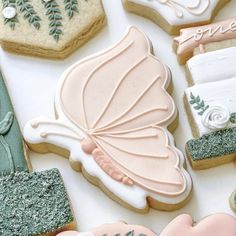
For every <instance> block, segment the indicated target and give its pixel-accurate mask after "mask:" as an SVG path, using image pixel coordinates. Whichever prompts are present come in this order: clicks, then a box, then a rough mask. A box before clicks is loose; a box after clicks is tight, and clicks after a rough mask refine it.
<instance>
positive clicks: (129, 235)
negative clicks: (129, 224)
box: [125, 230, 134, 236]
mask: <svg viewBox="0 0 236 236" xmlns="http://www.w3.org/2000/svg"><path fill="white" fill-rule="evenodd" d="M133 235H134V231H133V230H132V231H129V232H128V233H126V234H125V236H133Z"/></svg>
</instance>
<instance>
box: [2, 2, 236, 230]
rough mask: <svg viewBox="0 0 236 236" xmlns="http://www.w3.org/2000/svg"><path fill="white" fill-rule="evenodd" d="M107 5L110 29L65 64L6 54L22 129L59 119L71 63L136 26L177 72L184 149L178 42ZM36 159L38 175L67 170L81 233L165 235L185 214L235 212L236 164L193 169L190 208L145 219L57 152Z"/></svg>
mask: <svg viewBox="0 0 236 236" xmlns="http://www.w3.org/2000/svg"><path fill="white" fill-rule="evenodd" d="M103 2H104V7H105V11H106V14H107V18H108V24H107V26H106V27H104V29H103V30H102V31H101V32H100V33H99V34H98V35H97V36H96V37H95V38H93V39H92V40H90V41H89V42H88V43H87V44H85V45H84V46H83V47H82V48H80V49H79V50H77V51H76V52H75V53H74V54H73V55H71V56H70V57H69V58H67V59H66V60H64V61H49V60H43V59H35V58H31V57H23V56H16V55H11V54H8V53H6V52H3V51H2V50H0V65H1V68H2V71H3V73H4V75H5V80H6V83H7V86H8V89H9V93H10V96H11V98H12V102H13V105H14V107H15V111H16V114H17V117H18V120H19V123H20V126H21V128H23V126H24V124H25V123H26V121H27V120H29V119H32V118H35V117H37V116H40V115H43V116H48V117H53V114H54V110H53V100H54V93H55V89H56V86H57V81H58V79H59V77H60V75H61V74H62V72H63V71H64V70H65V69H66V68H67V67H68V66H69V65H71V64H72V63H74V62H76V61H77V60H79V59H81V58H83V57H85V56H87V55H90V54H92V53H95V52H98V51H100V50H102V49H105V48H107V47H109V46H111V45H113V44H114V43H116V42H117V41H118V40H120V39H121V37H122V35H123V34H124V32H125V31H126V29H127V26H129V25H136V26H138V27H139V28H140V29H141V30H142V31H143V32H145V33H146V34H147V36H148V37H149V38H150V39H151V41H152V43H153V47H154V50H155V53H156V55H158V56H159V57H160V58H161V60H162V61H163V62H164V63H165V64H167V65H168V66H169V67H170V68H171V69H172V73H173V82H174V88H175V90H174V93H173V97H174V99H175V101H176V104H177V106H178V109H179V112H180V117H179V120H180V122H179V127H178V129H177V130H176V131H175V133H174V136H175V139H176V143H177V147H178V148H179V149H181V150H182V151H184V145H185V142H186V141H187V140H188V139H190V138H191V132H190V127H189V124H188V122H187V119H186V114H185V112H184V108H183V102H182V96H183V92H184V89H185V88H186V86H187V85H186V81H185V74H184V68H183V67H181V66H179V65H178V63H177V60H176V55H175V54H174V53H173V51H172V40H173V38H172V37H171V36H169V35H168V34H167V33H165V32H164V31H163V30H162V29H160V28H159V27H158V26H157V25H155V24H154V23H152V22H151V21H149V20H147V19H145V18H142V17H139V16H136V15H134V14H130V13H127V12H126V11H125V10H124V9H123V7H122V4H121V1H120V0H104V1H103ZM235 9H236V0H232V1H231V3H229V4H228V5H227V6H226V7H225V8H224V9H222V10H221V12H220V13H219V14H218V15H217V17H216V18H215V21H217V20H222V19H226V18H228V17H230V16H233V15H234V14H235ZM222 69H227V68H222ZM202 73H204V71H203V72H202ZM235 92H236V88H235ZM30 159H31V161H32V165H33V169H34V170H36V171H39V170H45V169H49V168H53V167H56V168H58V169H59V170H60V171H61V174H62V176H63V178H64V181H65V185H66V188H67V190H68V193H69V196H70V198H71V201H72V205H73V208H74V212H75V216H76V218H77V223H78V228H79V229H80V231H85V230H89V229H90V228H91V227H94V226H98V225H100V224H103V223H109V222H114V221H117V220H124V221H126V222H129V223H134V224H143V225H145V226H147V227H150V228H151V229H153V230H155V231H156V232H157V233H159V232H160V231H161V230H162V229H163V228H164V227H165V225H166V224H167V223H168V222H169V221H170V220H172V219H173V218H174V217H175V216H177V215H178V214H181V213H189V214H191V215H192V216H193V217H194V219H195V220H199V219H201V218H203V217H205V216H207V215H209V214H212V213H215V212H228V213H230V214H233V212H232V211H231V210H230V208H229V204H228V197H229V195H230V194H231V192H232V191H233V190H234V188H236V166H235V164H233V163H232V164H228V165H224V166H221V167H218V168H213V169H210V170H205V171H193V170H192V169H191V167H190V166H189V165H188V170H189V172H190V174H191V176H192V178H193V183H194V193H193V198H192V200H191V201H190V202H189V204H187V205H186V206H185V207H184V208H182V209H181V210H179V211H176V212H172V213H168V212H160V211H156V210H150V212H149V213H148V214H145V215H141V214H137V213H134V212H132V211H130V210H128V209H125V208H123V207H122V206H120V205H118V204H117V203H116V202H113V201H112V200H110V199H109V197H107V196H106V195H105V194H104V193H103V192H102V191H101V190H100V189H98V188H97V187H95V186H93V185H91V184H90V183H88V182H87V180H86V179H84V178H83V176H82V175H81V174H80V173H76V172H75V171H73V170H72V169H71V168H70V165H69V162H68V160H66V159H64V158H62V157H60V156H57V155H54V154H47V155H39V154H36V153H32V152H30Z"/></svg>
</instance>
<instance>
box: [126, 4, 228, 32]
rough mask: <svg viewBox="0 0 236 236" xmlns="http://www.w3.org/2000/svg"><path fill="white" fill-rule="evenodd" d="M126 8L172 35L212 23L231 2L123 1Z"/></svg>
mask: <svg viewBox="0 0 236 236" xmlns="http://www.w3.org/2000/svg"><path fill="white" fill-rule="evenodd" d="M122 1H123V4H124V7H125V8H126V9H127V10H128V11H130V12H134V13H136V14H139V15H141V16H145V17H147V18H149V19H151V20H152V21H154V22H155V23H156V24H158V25H159V26H161V27H162V28H163V29H164V30H165V31H167V32H168V33H170V34H178V33H179V30H180V29H182V28H186V27H190V26H194V25H203V24H207V23H209V22H210V21H211V19H212V18H213V17H214V16H215V15H216V14H217V12H218V11H219V10H220V9H221V8H222V7H223V6H224V5H225V4H226V3H228V2H229V0H122Z"/></svg>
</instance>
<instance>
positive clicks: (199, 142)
mask: <svg viewBox="0 0 236 236" xmlns="http://www.w3.org/2000/svg"><path fill="white" fill-rule="evenodd" d="M186 148H187V151H188V153H189V154H190V155H191V157H192V159H193V160H194V161H198V160H204V159H207V158H213V157H219V156H224V155H229V154H232V153H236V128H230V129H224V130H219V131H216V132H213V133H209V134H206V135H203V136H202V137H200V138H198V139H192V140H190V141H188V142H187V144H186Z"/></svg>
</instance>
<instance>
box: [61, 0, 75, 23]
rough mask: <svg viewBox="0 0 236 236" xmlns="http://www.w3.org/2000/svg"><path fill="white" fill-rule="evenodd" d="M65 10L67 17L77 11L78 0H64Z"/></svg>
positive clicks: (70, 16)
mask: <svg viewBox="0 0 236 236" xmlns="http://www.w3.org/2000/svg"><path fill="white" fill-rule="evenodd" d="M64 4H65V11H66V13H67V16H68V17H69V19H71V18H72V17H73V16H74V14H75V13H78V12H79V10H78V0H64Z"/></svg>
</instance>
